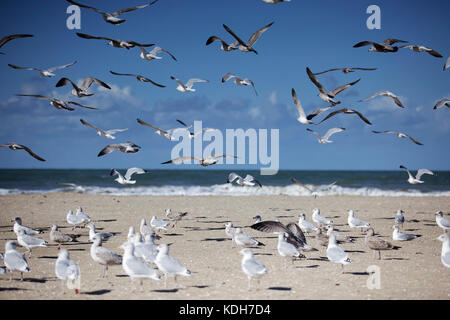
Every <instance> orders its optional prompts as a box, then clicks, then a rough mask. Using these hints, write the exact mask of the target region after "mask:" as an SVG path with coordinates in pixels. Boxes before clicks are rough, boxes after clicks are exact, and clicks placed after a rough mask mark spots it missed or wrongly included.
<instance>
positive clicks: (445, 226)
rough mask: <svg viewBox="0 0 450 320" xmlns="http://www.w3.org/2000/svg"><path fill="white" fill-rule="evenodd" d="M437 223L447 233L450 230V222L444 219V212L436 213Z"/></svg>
mask: <svg viewBox="0 0 450 320" xmlns="http://www.w3.org/2000/svg"><path fill="white" fill-rule="evenodd" d="M436 223H437V225H438V226H439V227H441V228H442V229H443V230H444V232H445V233H447V230H449V229H450V220H449V219H446V218H444V213H443V212H442V211H438V212H436Z"/></svg>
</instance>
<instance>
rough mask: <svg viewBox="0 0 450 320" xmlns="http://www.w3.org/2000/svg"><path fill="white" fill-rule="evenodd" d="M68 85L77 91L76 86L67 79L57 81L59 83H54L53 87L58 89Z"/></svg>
mask: <svg viewBox="0 0 450 320" xmlns="http://www.w3.org/2000/svg"><path fill="white" fill-rule="evenodd" d="M69 83H70V84H71V85H72V87H73V88H74V89H75V90H79V88H78V86H77V85H76V84H75V83H73V82H72V80H70V79H69V78H61V79H59V81H58V82H57V83H56V85H55V87H58V88H59V87H64V86H65V85H66V84H69Z"/></svg>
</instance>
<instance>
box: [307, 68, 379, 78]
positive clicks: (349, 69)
mask: <svg viewBox="0 0 450 320" xmlns="http://www.w3.org/2000/svg"><path fill="white" fill-rule="evenodd" d="M338 70H339V71H342V72H343V73H345V74H347V73H350V72H355V70H377V68H333V69H328V70H325V71H321V72H316V73H313V75H316V76H317V75H319V74H323V73H327V72H330V71H338Z"/></svg>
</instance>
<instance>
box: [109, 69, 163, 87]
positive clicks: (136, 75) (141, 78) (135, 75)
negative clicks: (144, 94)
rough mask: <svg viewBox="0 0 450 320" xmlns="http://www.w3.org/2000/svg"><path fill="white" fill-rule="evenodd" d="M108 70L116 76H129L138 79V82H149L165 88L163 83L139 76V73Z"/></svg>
mask: <svg viewBox="0 0 450 320" xmlns="http://www.w3.org/2000/svg"><path fill="white" fill-rule="evenodd" d="M109 72H110V73H111V74H114V75H116V76H129V77H135V78H136V79H137V80H138V81H140V82H150V83H151V84H153V85H155V86H157V87H160V88H165V87H166V86H165V85H162V84H159V83H156V82H155V81H153V80H151V79H149V78H146V77H143V76H141V75H139V74H132V73H118V72H114V71H109Z"/></svg>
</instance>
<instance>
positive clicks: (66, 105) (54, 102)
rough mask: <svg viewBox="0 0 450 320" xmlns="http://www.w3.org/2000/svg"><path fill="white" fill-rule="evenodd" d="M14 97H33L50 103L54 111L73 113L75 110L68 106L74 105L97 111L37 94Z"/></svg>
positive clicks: (76, 103) (72, 102)
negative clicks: (61, 110)
mask: <svg viewBox="0 0 450 320" xmlns="http://www.w3.org/2000/svg"><path fill="white" fill-rule="evenodd" d="M16 96H19V97H33V98H38V99H44V100H49V101H50V105H52V106H53V107H55V108H56V109H65V110H69V111H74V110H75V109H74V108H71V107H69V104H74V105H76V106H79V107H82V108H86V109H92V110H95V109H97V108H94V107H89V106H85V105H83V104H80V103H78V102H75V101H64V100H61V99H56V98H49V97H46V96H41V95H39V94H16Z"/></svg>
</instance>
